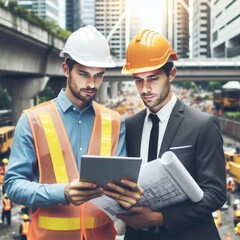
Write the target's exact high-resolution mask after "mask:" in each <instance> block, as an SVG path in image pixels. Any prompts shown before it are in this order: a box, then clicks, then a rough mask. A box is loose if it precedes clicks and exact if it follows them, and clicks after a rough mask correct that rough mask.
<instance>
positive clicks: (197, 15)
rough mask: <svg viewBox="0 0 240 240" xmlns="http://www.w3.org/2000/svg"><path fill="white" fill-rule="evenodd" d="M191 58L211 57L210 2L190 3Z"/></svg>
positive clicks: (203, 0)
mask: <svg viewBox="0 0 240 240" xmlns="http://www.w3.org/2000/svg"><path fill="white" fill-rule="evenodd" d="M192 3H193V4H192V25H191V27H192V36H191V37H192V57H194V58H204V57H208V58H209V57H211V48H210V43H211V33H210V22H211V18H210V16H211V6H210V0H193V1H192Z"/></svg>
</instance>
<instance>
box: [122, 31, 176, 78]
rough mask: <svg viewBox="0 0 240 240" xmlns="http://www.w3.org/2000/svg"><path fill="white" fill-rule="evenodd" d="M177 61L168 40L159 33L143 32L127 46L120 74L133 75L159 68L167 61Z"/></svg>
mask: <svg viewBox="0 0 240 240" xmlns="http://www.w3.org/2000/svg"><path fill="white" fill-rule="evenodd" d="M169 57H171V60H177V59H178V57H177V54H176V52H175V51H174V50H173V49H172V47H171V45H170V43H169V42H168V40H167V39H166V38H165V37H163V36H162V35H160V33H158V32H155V31H151V30H148V29H146V30H143V31H141V32H140V33H139V34H138V35H136V36H135V37H134V38H132V40H131V41H130V43H129V44H128V47H127V51H126V64H125V65H124V66H123V68H122V74H134V73H140V72H147V71H152V70H155V69H158V68H161V67H162V66H163V65H165V63H166V62H167V61H168V59H169Z"/></svg>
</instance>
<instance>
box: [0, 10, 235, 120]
mask: <svg viewBox="0 0 240 240" xmlns="http://www.w3.org/2000/svg"><path fill="white" fill-rule="evenodd" d="M63 46H64V42H63V41H62V40H60V39H58V38H56V37H54V36H52V35H51V34H49V33H48V32H46V31H45V30H43V29H41V28H39V27H36V26H34V25H32V24H30V23H29V22H27V21H26V20H24V19H22V18H19V17H17V16H15V15H13V14H12V13H10V12H9V11H7V10H5V9H2V8H0V56H1V58H0V84H1V85H3V86H6V87H7V88H8V89H9V91H10V93H11V95H12V98H13V102H14V106H13V122H14V123H16V122H17V120H18V118H19V116H20V114H21V112H22V109H26V108H28V107H31V106H33V104H34V102H33V101H34V97H35V96H36V95H38V93H39V92H41V91H42V90H43V89H44V88H45V85H46V84H47V82H48V80H49V79H54V80H56V84H57V85H61V84H60V83H61V82H62V83H63V84H65V77H64V75H63V73H62V70H61V59H60V58H59V52H60V50H61V49H62V48H63ZM123 64H124V62H123V61H117V67H116V68H114V69H108V70H107V72H106V76H105V80H104V82H103V84H102V87H101V89H100V91H99V99H100V100H101V101H104V100H105V99H106V96H107V89H108V85H109V83H110V87H111V95H112V97H114V96H116V94H117V91H118V87H119V86H118V83H119V81H127V80H132V78H131V76H128V75H125V76H123V75H121V68H122V66H123ZM176 66H177V69H178V72H177V78H176V81H183V80H184V81H185V80H191V81H210V80H219V81H230V80H239V79H240V59H238V60H237V59H201V60H199V59H185V60H184V59H180V60H179V61H177V62H176Z"/></svg>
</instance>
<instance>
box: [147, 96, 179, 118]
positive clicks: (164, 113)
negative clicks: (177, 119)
mask: <svg viewBox="0 0 240 240" xmlns="http://www.w3.org/2000/svg"><path fill="white" fill-rule="evenodd" d="M176 102H177V96H176V95H175V94H174V93H173V94H172V98H171V100H170V101H169V102H168V103H167V104H166V105H165V106H163V107H162V108H161V109H160V110H159V111H158V112H157V113H156V114H157V116H158V117H159V119H160V122H164V121H165V120H166V119H167V118H168V117H169V116H170V114H171V112H172V110H173V107H174V105H175V103H176ZM150 113H151V110H150V109H149V108H147V115H146V116H149V114H150Z"/></svg>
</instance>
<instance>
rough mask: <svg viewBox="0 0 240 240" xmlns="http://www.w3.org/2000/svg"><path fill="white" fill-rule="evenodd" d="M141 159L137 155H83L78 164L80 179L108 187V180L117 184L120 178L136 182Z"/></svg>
mask: <svg viewBox="0 0 240 240" xmlns="http://www.w3.org/2000/svg"><path fill="white" fill-rule="evenodd" d="M141 163H142V159H141V158H139V157H116V156H91V155H83V156H82V159H81V164H80V180H81V181H87V182H93V183H95V184H97V185H98V186H101V187H103V188H104V189H108V187H107V183H108V182H109V181H111V182H114V183H116V184H118V185H121V186H122V184H121V183H120V181H121V179H122V178H127V179H129V180H131V181H134V182H137V180H138V175H139V171H140V167H141Z"/></svg>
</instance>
